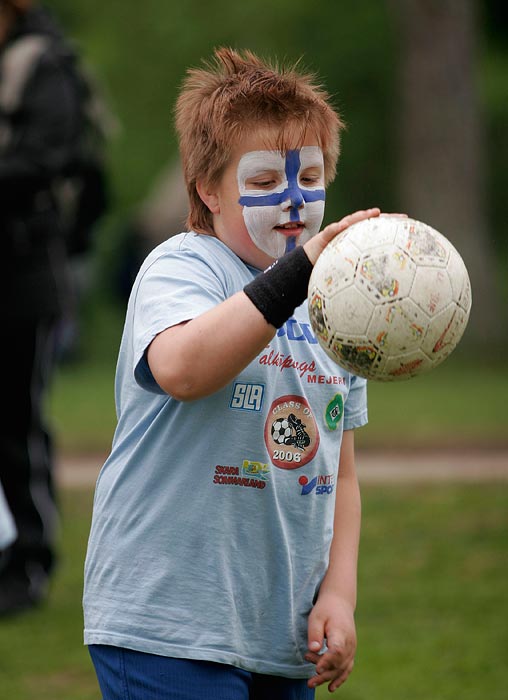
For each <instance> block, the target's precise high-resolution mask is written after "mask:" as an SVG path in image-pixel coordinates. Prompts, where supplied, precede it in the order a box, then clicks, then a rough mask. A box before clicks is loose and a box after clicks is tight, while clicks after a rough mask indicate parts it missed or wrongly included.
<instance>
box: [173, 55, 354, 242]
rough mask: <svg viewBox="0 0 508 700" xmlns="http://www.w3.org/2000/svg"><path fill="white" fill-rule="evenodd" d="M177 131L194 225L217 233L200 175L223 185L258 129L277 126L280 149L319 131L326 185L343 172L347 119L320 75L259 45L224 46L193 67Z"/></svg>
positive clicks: (179, 110) (190, 220)
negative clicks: (264, 53)
mask: <svg viewBox="0 0 508 700" xmlns="http://www.w3.org/2000/svg"><path fill="white" fill-rule="evenodd" d="M175 122H176V131H177V134H178V138H179V145H180V156H181V161H182V167H183V172H184V177H185V182H186V184H187V190H188V193H189V200H190V210H189V216H188V218H187V226H188V227H189V229H191V230H193V231H197V232H198V233H213V225H212V214H211V212H210V211H209V209H208V207H207V206H206V205H205V204H204V203H203V201H202V200H201V198H200V196H199V194H198V192H197V189H196V182H197V181H198V180H202V181H203V182H204V183H206V184H208V185H216V184H217V183H218V182H219V181H220V178H221V176H222V173H223V171H224V168H225V167H226V165H227V164H228V162H229V159H230V157H231V153H232V150H233V148H235V146H236V145H238V144H239V143H241V141H242V139H243V138H244V137H245V135H246V134H250V133H252V130H253V129H255V128H266V127H277V128H278V129H279V139H278V143H277V148H279V149H280V150H282V151H284V150H285V143H286V142H287V139H288V138H289V135H291V137H292V138H294V137H295V134H296V135H297V138H298V140H301V142H302V143H303V141H304V140H305V135H306V134H307V133H312V134H315V135H316V137H317V139H318V143H319V145H320V146H321V148H322V150H323V156H324V165H325V181H326V184H328V183H329V182H331V181H332V180H333V178H334V176H335V169H336V165H337V159H338V156H339V134H340V131H341V129H342V127H343V126H344V125H343V123H342V121H341V119H340V117H339V115H338V113H337V112H336V111H335V110H334V109H333V107H332V106H331V104H330V97H329V95H328V93H327V92H326V91H325V90H324V89H323V88H322V86H321V85H319V84H318V83H317V82H316V79H315V76H314V75H312V74H309V73H300V72H299V70H298V64H296V65H293V66H289V67H287V68H285V67H279V66H278V65H277V64H269V63H267V62H264V61H262V60H261V59H260V58H258V57H257V56H256V55H254V54H253V53H252V52H251V51H243V52H241V53H240V52H238V51H235V50H233V49H230V48H219V49H216V50H215V52H214V56H213V58H212V60H210V61H208V62H205V63H204V66H203V67H202V68H193V69H190V70H189V71H188V72H187V76H186V78H185V80H184V83H183V86H182V90H181V92H180V95H179V97H178V100H177V103H176V119H175Z"/></svg>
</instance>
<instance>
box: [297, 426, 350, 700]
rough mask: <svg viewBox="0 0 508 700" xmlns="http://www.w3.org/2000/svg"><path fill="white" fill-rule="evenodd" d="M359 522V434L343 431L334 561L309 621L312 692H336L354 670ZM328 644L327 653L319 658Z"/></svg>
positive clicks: (307, 656) (333, 545)
mask: <svg viewBox="0 0 508 700" xmlns="http://www.w3.org/2000/svg"><path fill="white" fill-rule="evenodd" d="M360 517H361V503H360V489H359V485H358V479H357V476H356V470H355V462H354V431H353V430H347V431H345V432H344V436H343V440H342V448H341V453H340V468H339V479H338V484H337V491H336V496H335V519H334V529H333V533H334V534H333V539H332V544H331V547H330V561H329V565H328V570H327V573H326V575H325V577H324V579H323V582H322V584H321V587H320V589H319V594H318V599H317V601H316V604H315V606H314V608H313V609H312V611H311V614H310V616H309V624H308V644H309V653H308V654H307V655H306V659H307V660H308V661H311V662H312V663H315V664H316V675H315V676H313V677H312V678H311V679H310V680H309V686H310V687H312V688H314V687H316V686H318V685H321V684H322V683H328V684H329V685H328V689H329V690H330V692H333V691H334V690H335V689H336V688H338V687H339V685H341V684H342V683H344V681H345V680H346V679H347V677H348V676H349V674H350V673H351V671H352V670H353V665H354V657H355V652H356V631H355V622H354V611H355V607H356V581H357V562H358V546H359V540H360ZM325 640H326V645H327V651H326V652H325V653H324V654H319V650H320V649H321V647H322V645H323V642H324V641H325Z"/></svg>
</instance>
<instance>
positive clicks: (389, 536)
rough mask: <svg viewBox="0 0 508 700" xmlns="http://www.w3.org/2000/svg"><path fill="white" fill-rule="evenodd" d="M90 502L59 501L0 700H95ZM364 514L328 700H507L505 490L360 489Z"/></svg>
mask: <svg viewBox="0 0 508 700" xmlns="http://www.w3.org/2000/svg"><path fill="white" fill-rule="evenodd" d="M91 500H92V494H91V492H90V491H88V490H87V491H77V490H76V491H70V490H67V491H65V492H64V493H63V494H62V529H61V533H62V534H61V546H60V550H61V561H60V566H59V569H58V573H57V575H56V577H55V580H54V584H53V587H52V590H51V596H50V599H49V601H48V603H47V604H46V605H45V606H44V607H42V608H41V609H40V610H37V611H35V612H33V613H30V614H28V615H25V616H22V617H19V618H15V619H12V620H6V621H2V623H1V625H0V688H1V693H0V696H1V697H2V698H6V699H7V698H9V700H34V698H37V700H98V698H99V697H100V694H99V691H98V688H97V685H96V681H95V677H94V674H93V671H92V668H91V665H90V662H89V660H88V656H87V652H86V650H85V649H84V648H83V646H82V644H81V639H82V618H81V588H82V567H83V557H84V551H85V546H86V539H87V533H88V527H89V520H90V509H91ZM363 508H364V516H363V534H362V548H361V563H360V574H359V579H360V580H359V588H360V590H359V607H358V613H357V621H358V634H359V651H358V656H357V665H356V669H355V671H354V673H353V675H352V676H351V678H350V680H349V681H348V683H347V684H346V685H345V686H344V687H343V688H342V689H341V690H339V691H338V692H337V693H336V696H337V697H341V698H343V699H344V700H408V699H409V698H411V700H457V698H460V700H486V699H488V700H504V698H505V697H506V653H507V650H508V625H507V624H506V620H507V619H508V595H507V588H506V581H507V580H508V541H507V538H506V532H507V525H508V515H507V514H508V486H507V485H506V484H501V483H499V484H496V483H494V484H482V485H479V484H475V485H458V484H446V485H443V484H439V485H438V484H436V485H425V486H423V485H413V486H409V485H404V486H402V485H399V486H393V485H390V486H382V487H380V486H373V485H372V486H370V485H364V487H363ZM133 585H135V584H134V583H133ZM325 697H329V694H328V692H327V691H326V690H325V689H320V691H319V692H318V698H320V700H322V699H323V698H325Z"/></svg>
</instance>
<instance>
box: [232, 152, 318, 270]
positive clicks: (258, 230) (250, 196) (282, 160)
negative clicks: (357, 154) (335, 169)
mask: <svg viewBox="0 0 508 700" xmlns="http://www.w3.org/2000/svg"><path fill="white" fill-rule="evenodd" d="M302 176H303V179H302ZM237 180H238V189H239V192H240V199H239V203H240V204H242V205H243V218H244V220H245V225H246V227H247V231H248V232H249V235H250V237H251V238H252V240H253V241H254V243H255V244H256V246H257V247H258V248H259V249H260V250H262V251H264V252H265V253H267V254H268V255H270V256H271V257H273V258H279V257H280V256H281V255H284V253H287V252H289V251H290V250H292V248H294V247H295V246H296V245H297V244H298V245H303V244H304V243H305V242H306V241H308V240H309V238H311V237H312V236H314V235H315V234H316V233H318V232H319V228H320V226H321V222H322V221H323V215H324V208H325V190H324V184H323V180H324V165H323V152H322V151H321V149H320V148H318V147H317V146H303V147H302V148H301V149H299V150H289V151H287V152H286V155H285V157H284V155H283V154H282V153H280V152H279V151H250V152H249V153H245V154H244V155H243V156H242V158H241V159H240V162H239V164H238V171H237ZM291 222H294V224H295V227H294V231H295V235H291V230H292V229H291V227H286V228H285V229H283V230H282V229H281V228H280V227H282V226H284V224H290V223H291ZM296 224H300V226H296ZM277 227H279V228H277Z"/></svg>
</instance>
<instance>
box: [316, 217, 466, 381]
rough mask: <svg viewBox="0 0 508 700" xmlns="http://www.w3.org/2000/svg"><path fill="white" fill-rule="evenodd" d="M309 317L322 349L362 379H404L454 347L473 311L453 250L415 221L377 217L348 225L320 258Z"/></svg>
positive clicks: (459, 260)
mask: <svg viewBox="0 0 508 700" xmlns="http://www.w3.org/2000/svg"><path fill="white" fill-rule="evenodd" d="M308 304H309V315H310V320H311V324H312V327H313V330H314V333H315V334H316V336H317V339H318V341H319V343H320V345H321V346H322V347H323V348H324V350H325V352H326V353H327V354H328V355H329V356H330V357H331V358H332V359H333V360H335V362H336V363H337V364H338V365H340V366H341V367H343V368H344V369H346V370H348V371H350V372H352V373H353V374H356V375H358V376H360V377H365V378H367V379H374V380H379V381H393V380H397V379H409V378H410V377H414V376H416V375H418V374H422V373H423V372H427V371H428V370H430V369H432V368H434V367H436V366H437V365H439V364H440V363H441V362H443V360H444V359H445V358H446V357H448V355H449V354H450V353H451V352H452V350H453V349H454V348H455V347H456V346H457V343H458V342H459V340H460V338H461V337H462V334H463V333H464V330H465V328H466V325H467V321H468V318H469V312H470V310H471V285H470V282H469V276H468V273H467V270H466V267H465V265H464V262H463V260H462V258H461V257H460V255H459V253H458V252H457V251H456V249H455V248H454V247H453V245H452V244H451V243H450V242H449V241H448V240H447V239H446V238H445V237H444V236H443V235H441V234H440V233H438V231H436V230H434V229H433V228H431V227H430V226H428V225H427V224H424V223H422V222H420V221H416V220H414V219H409V218H404V217H397V216H386V215H385V216H380V217H375V218H372V219H367V220H366V221H361V222H359V223H357V224H354V225H353V226H350V227H349V228H348V229H347V230H346V231H344V232H343V233H342V234H339V235H338V236H337V237H336V238H334V239H333V240H332V241H331V242H330V243H329V244H328V245H327V247H326V248H325V250H324V251H323V252H322V254H321V255H320V256H319V258H318V260H317V262H316V265H315V266H314V269H313V271H312V275H311V278H310V282H309V296H308Z"/></svg>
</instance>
